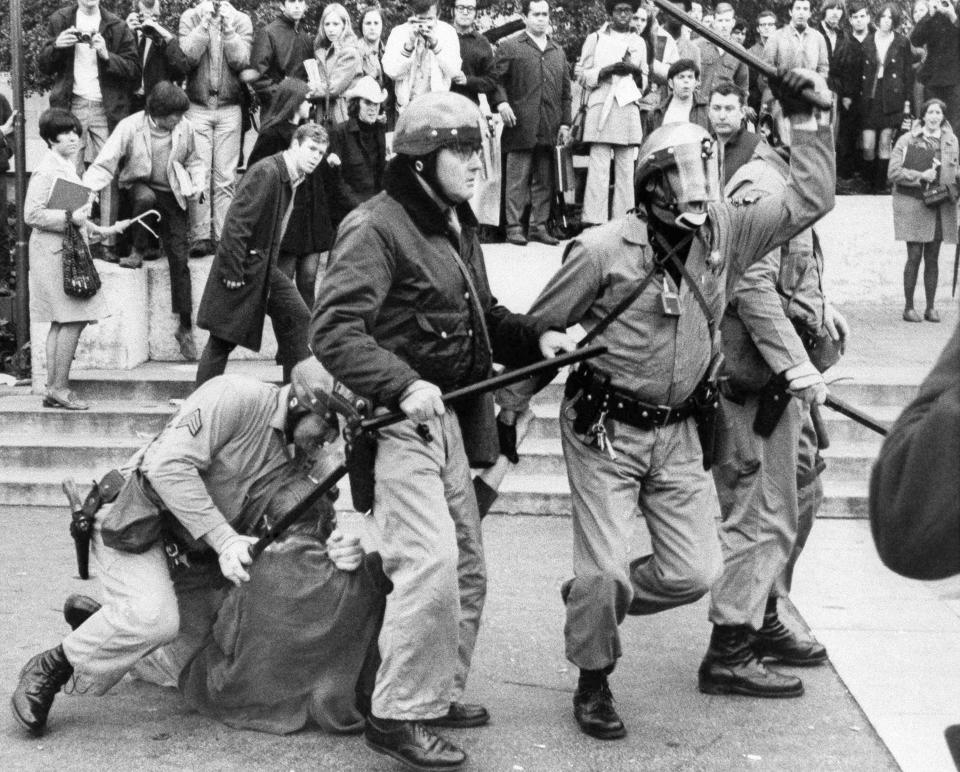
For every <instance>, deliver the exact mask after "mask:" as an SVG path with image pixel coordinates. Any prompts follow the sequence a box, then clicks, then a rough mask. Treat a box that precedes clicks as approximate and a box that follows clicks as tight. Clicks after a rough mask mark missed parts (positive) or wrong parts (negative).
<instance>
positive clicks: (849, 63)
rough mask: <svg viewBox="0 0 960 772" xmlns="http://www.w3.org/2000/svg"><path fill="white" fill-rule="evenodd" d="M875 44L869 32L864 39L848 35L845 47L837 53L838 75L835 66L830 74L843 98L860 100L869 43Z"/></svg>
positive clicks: (844, 43)
mask: <svg viewBox="0 0 960 772" xmlns="http://www.w3.org/2000/svg"><path fill="white" fill-rule="evenodd" d="M868 43H869V44H870V45H871V46H873V38H871V36H870V35H869V34H868V35H867V36H866V37H865V38H864V39H863V41H862V42H861V41H859V40H857V39H856V38H855V37H854V36H853V35H847V36H846V38H845V39H844V41H843V48H842V49H840V53H839V54H838V55H837V63H836V75H834V68H833V67H831V69H830V76H831V78H832V79H833V80H834V81H835V82H836V84H837V86H838V88H839V90H838V91H837V93H838V94H839V95H840V98H841V99H853V100H855V101H856V100H859V99H860V98H861V97H863V96H864V94H863V87H864V82H863V67H864V60H865V59H866V55H867V52H866V48H867V44H868Z"/></svg>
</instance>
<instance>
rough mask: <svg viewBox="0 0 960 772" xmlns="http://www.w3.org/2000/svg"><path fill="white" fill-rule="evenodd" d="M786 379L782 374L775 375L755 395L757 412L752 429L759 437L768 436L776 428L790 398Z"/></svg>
mask: <svg viewBox="0 0 960 772" xmlns="http://www.w3.org/2000/svg"><path fill="white" fill-rule="evenodd" d="M791 398H792V397H791V395H790V392H789V391H787V381H786V378H784V377H783V375H778V376H775V377H774V378H771V379H770V382H769V383H768V384H767V385H766V386H764V387H763V388H762V389H761V390H760V392H759V393H758V395H757V414H756V416H754V419H753V431H755V432H756V433H757V434H758V435H760V436H761V437H769V436H770V435H771V434H773V430H774V429H776V428H777V424H779V423H780V419H781V418H783V414H784V413H785V412H786V410H787V405H788V404H789V403H790V400H791Z"/></svg>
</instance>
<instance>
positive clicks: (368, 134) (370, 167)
mask: <svg viewBox="0 0 960 772" xmlns="http://www.w3.org/2000/svg"><path fill="white" fill-rule="evenodd" d="M365 140H366V141H365ZM330 152H331V153H336V154H337V155H338V156H339V157H340V168H339V169H337V170H335V175H334V185H335V187H334V189H333V191H332V193H331V196H330V204H331V215H332V217H333V220H334V222H335V223H338V224H339V223H340V222H341V221H342V220H343V218H344V217H346V216H347V213H348V212H350V211H351V210H353V209H356V208H357V207H358V206H360V204H362V203H363V202H364V201H366V200H368V199H370V198H373V197H374V196H375V195H376V194H377V193H379V192H380V191H381V190H383V173H384V169H385V168H386V165H387V162H386V157H387V140H386V126H385V125H384V124H382V123H380V122H379V121H378V122H377V123H374V124H373V125H372V127H369V128H368V127H366V126H361V125H360V123H359V121H358V120H357V119H356V118H350V120H348V121H346V122H344V123H339V124H337V125H336V126H335V127H334V129H333V131H331V132H330Z"/></svg>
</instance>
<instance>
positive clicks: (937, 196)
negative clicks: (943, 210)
mask: <svg viewBox="0 0 960 772" xmlns="http://www.w3.org/2000/svg"><path fill="white" fill-rule="evenodd" d="M949 200H950V188H948V187H947V186H946V185H927V187H925V188H924V189H923V203H924V204H926V205H927V206H929V207H932V208H934V209H936V208H937V207H939V206H940V204H942V203H943V202H944V201H949Z"/></svg>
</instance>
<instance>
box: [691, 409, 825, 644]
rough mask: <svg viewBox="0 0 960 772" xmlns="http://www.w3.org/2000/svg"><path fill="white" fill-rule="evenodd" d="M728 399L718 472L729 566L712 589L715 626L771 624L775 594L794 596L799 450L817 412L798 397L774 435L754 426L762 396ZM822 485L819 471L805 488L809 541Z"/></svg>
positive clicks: (725, 565) (722, 533)
mask: <svg viewBox="0 0 960 772" xmlns="http://www.w3.org/2000/svg"><path fill="white" fill-rule="evenodd" d="M721 405H722V410H721V415H722V419H721V422H720V424H719V444H718V447H719V453H718V459H719V462H718V463H717V464H716V465H715V466H714V469H713V472H714V479H715V481H716V484H717V495H718V496H719V499H720V510H721V517H722V520H721V527H720V543H721V545H722V548H723V571H722V572H721V574H720V578H719V579H718V580H717V582H716V583H715V584H714V586H713V588H712V590H711V593H710V594H711V603H710V613H709V616H710V621H711V622H713V623H714V624H719V625H749V626H750V627H752V628H753V629H755V630H756V629H759V628H760V626H761V625H762V624H763V612H764V609H765V607H766V603H767V598H768V597H769V596H770V595H771V594H786V591H785V586H788V584H789V576H788V577H787V578H786V579H785V578H784V573H785V571H786V570H787V567H788V565H789V566H790V570H791V572H792V563H793V562H794V561H795V559H796V558H795V556H794V548H795V546H796V545H797V543H798V533H799V520H800V506H799V501H798V486H797V479H798V455H799V448H800V442H801V435H802V433H803V432H802V429H803V427H804V426H811V429H812V425H811V422H810V411H809V409H808V408H807V407H806V406H805V405H803V404H802V403H801V402H800V401H799V400H797V399H790V400H789V402H788V403H787V409H786V411H785V412H784V414H783V416H782V417H781V418H780V421H779V423H778V424H777V426H776V428H775V429H774V430H773V433H772V434H771V435H770V436H769V437H766V438H764V437H761V436H760V435H758V434H757V433H756V432H754V430H753V420H754V417H755V415H756V412H757V397H756V396H755V395H749V396H747V397H746V398H745V400H744V402H743V404H738V403H737V402H735V401H732V400H730V399H728V398H726V397H722V398H721ZM808 442H809V440H808ZM814 442H815V440H814ZM814 448H815V445H814ZM808 455H809V453H808ZM818 485H819V481H818V478H816V477H815V476H814V477H813V484H812V485H811V484H808V485H806V486H804V489H803V490H804V499H805V506H804V520H805V524H804V528H805V532H804V541H806V536H807V535H808V534H809V532H810V528H811V527H812V524H813V516H814V514H815V511H816V506H818V504H817V502H816V488H817V487H818ZM800 548H801V549H802V544H801V545H800ZM797 554H799V550H797ZM791 557H793V561H791ZM778 588H780V591H778Z"/></svg>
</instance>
